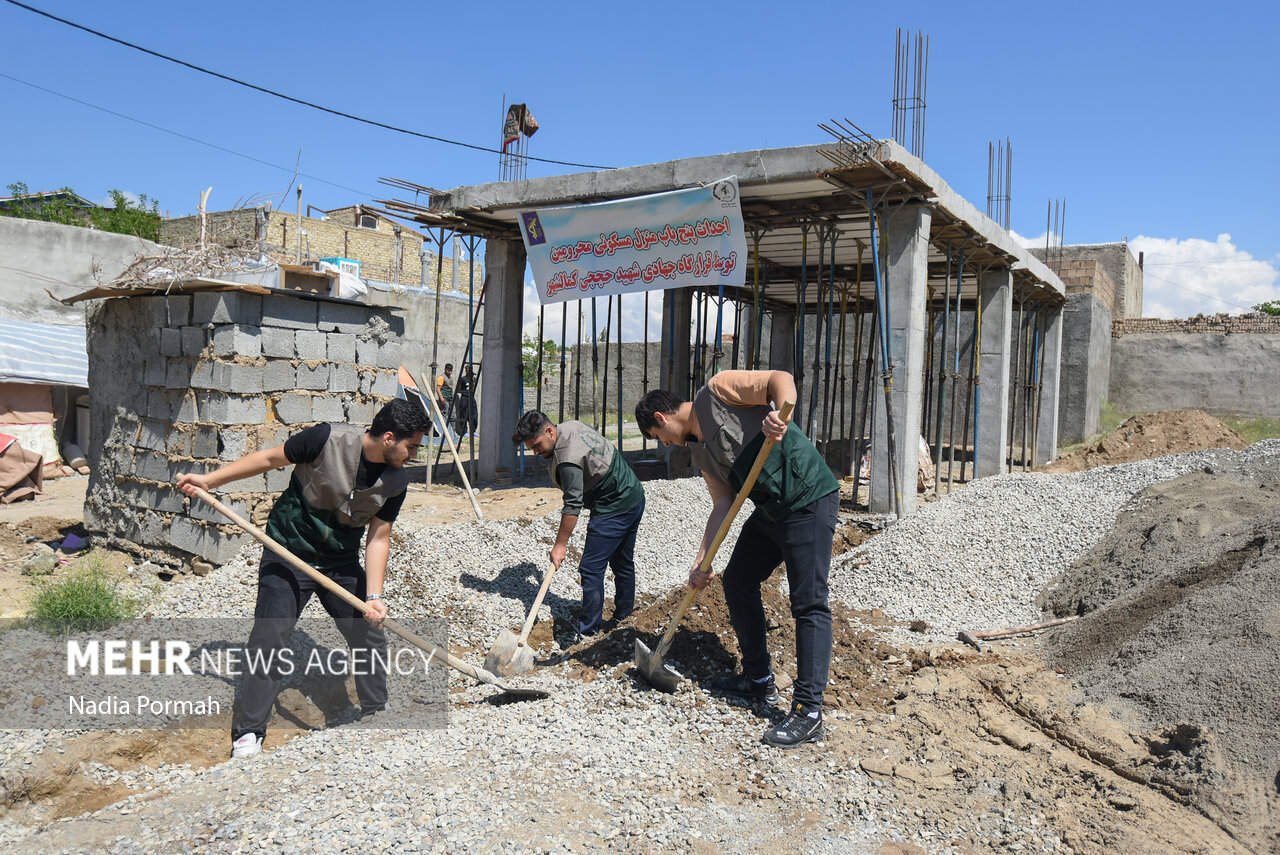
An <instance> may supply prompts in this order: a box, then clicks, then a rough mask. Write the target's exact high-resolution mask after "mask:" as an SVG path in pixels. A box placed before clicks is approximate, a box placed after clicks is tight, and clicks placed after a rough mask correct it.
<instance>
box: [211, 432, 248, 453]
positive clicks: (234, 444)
mask: <svg viewBox="0 0 1280 855" xmlns="http://www.w3.org/2000/svg"><path fill="white" fill-rule="evenodd" d="M248 453H249V431H248V430H245V429H244V428H234V429H233V428H222V429H221V430H219V431H218V457H219V458H220V459H221V460H224V461H232V460H239V459H240V458H241V457H244V456H245V455H246V454H248Z"/></svg>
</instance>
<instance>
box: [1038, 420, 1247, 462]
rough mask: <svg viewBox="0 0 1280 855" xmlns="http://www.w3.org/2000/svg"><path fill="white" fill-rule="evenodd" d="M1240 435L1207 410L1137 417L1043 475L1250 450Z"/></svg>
mask: <svg viewBox="0 0 1280 855" xmlns="http://www.w3.org/2000/svg"><path fill="white" fill-rule="evenodd" d="M1247 445H1248V443H1246V442H1245V441H1244V440H1243V439H1241V438H1240V434H1238V433H1236V432H1235V431H1233V430H1232V429H1231V428H1229V427H1227V426H1226V425H1225V424H1223V423H1222V422H1220V421H1219V420H1218V419H1215V418H1214V417H1213V416H1211V415H1209V414H1208V413H1206V412H1204V411H1203V410H1163V411H1161V412H1158V413H1145V414H1143V415H1138V416H1134V417H1133V418H1131V419H1129V420H1128V421H1126V422H1125V423H1124V424H1122V425H1120V427H1118V428H1116V429H1115V430H1114V431H1112V432H1111V433H1109V434H1107V435H1106V436H1104V437H1103V438H1102V439H1100V440H1098V441H1097V442H1095V443H1093V444H1092V445H1089V446H1087V447H1085V448H1082V449H1080V450H1079V451H1075V452H1073V453H1071V454H1068V455H1067V456H1066V457H1060V458H1058V459H1057V460H1055V461H1054V462H1053V463H1049V464H1046V465H1044V466H1041V467H1040V468H1039V469H1038V470H1037V471H1039V472H1080V471H1082V470H1085V469H1092V468H1093V467H1095V466H1107V465H1109V464H1112V463H1129V462H1132V461H1134V460H1148V459H1150V458H1153V457H1163V456H1165V455H1167V454H1181V453H1183V452H1186V451H1200V450H1202V449H1205V448H1234V449H1237V450H1238V449H1241V448H1244V447H1245V446H1247Z"/></svg>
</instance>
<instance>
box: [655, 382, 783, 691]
mask: <svg viewBox="0 0 1280 855" xmlns="http://www.w3.org/2000/svg"><path fill="white" fill-rule="evenodd" d="M794 406H795V402H794V401H783V403H782V406H781V407H780V408H779V409H778V415H780V416H781V417H782V420H783V421H784V422H785V421H789V420H790V418H791V409H792V407H794ZM773 444H774V440H773V439H772V438H770V437H765V440H764V445H762V446H760V453H759V454H757V455H756V462H755V463H754V464H753V465H752V466H751V471H750V472H749V473H747V480H746V481H744V482H743V483H742V489H741V490H739V491H738V495H737V496H736V497H735V498H734V500H733V505H732V506H731V507H730V508H729V513H728V514H726V515H725V518H724V522H722V523H720V530H719V531H717V532H716V538H715V540H713V541H711V547H710V548H709V549H708V550H707V554H706V555H705V556H704V557H703V559H702V565H701V567H700V568H699V569H700V570H701V571H702V572H703V573H705V572H707V571H708V570H710V569H711V559H713V558H715V557H716V551H717V550H718V549H719V548H720V543H721V542H722V541H723V540H724V538H725V535H727V534H728V533H729V527H730V526H732V525H733V519H734V517H736V516H737V515H738V510H739V509H741V507H742V503H743V502H745V501H746V500H747V494H748V493H750V492H751V488H752V487H754V486H755V485H756V478H758V477H760V470H761V469H762V468H763V467H764V462H765V460H767V459H768V457H769V451H770V450H771V449H772V448H773ZM696 596H698V589H697V588H693V587H690V588H689V590H688V591H686V592H685V595H684V598H683V599H681V600H680V605H678V606H677V607H676V611H675V614H674V615H673V616H672V618H671V623H670V624H669V625H668V626H667V631H666V632H664V633H663V634H662V639H661V640H660V641H659V642H658V649H657V650H654V651H653V652H650V651H649V648H648V647H646V646H645V643H644V642H643V641H641V640H640V639H639V638H637V639H636V669H637V670H639V672H640V676H641V677H643V678H644V681H645V682H646V683H648V684H649V685H650V686H653V687H654V688H655V689H658V690H659V691H663V692H674V691H675V690H676V688H677V687H678V686H679V685H680V681H681V680H683V679H684V677H683V676H681V675H680V673H679V672H678V671H676V670H675V669H674V668H672V667H671V666H670V665H668V664H667V663H665V662H663V661H662V659H663V657H665V656H666V655H667V650H668V649H669V648H670V647H671V639H672V638H674V637H675V634H676V627H677V626H679V625H680V619H681V618H682V617H684V613H685V611H686V610H687V609H688V608H689V605H690V603H692V602H693V598H694V597H696Z"/></svg>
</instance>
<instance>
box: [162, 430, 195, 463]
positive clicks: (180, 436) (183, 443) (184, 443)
mask: <svg viewBox="0 0 1280 855" xmlns="http://www.w3.org/2000/svg"><path fill="white" fill-rule="evenodd" d="M166 426H168V427H169V437H168V441H167V442H166V444H165V449H164V450H165V451H167V452H168V453H169V454H170V455H171V456H174V457H190V456H191V434H189V433H186V432H185V431H179V430H175V429H174V428H173V427H172V426H169V425H168V423H167V422H166Z"/></svg>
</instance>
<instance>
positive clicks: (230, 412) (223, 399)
mask: <svg viewBox="0 0 1280 855" xmlns="http://www.w3.org/2000/svg"><path fill="white" fill-rule="evenodd" d="M204 416H205V421H208V422H212V423H213V424H219V425H242V424H257V423H259V422H261V421H262V420H263V419H265V418H266V417H267V404H266V402H265V401H263V400H262V398H260V397H257V396H250V397H241V396H239V395H221V394H217V393H213V394H210V395H209V399H208V403H207V404H206V405H205V407H204Z"/></svg>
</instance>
